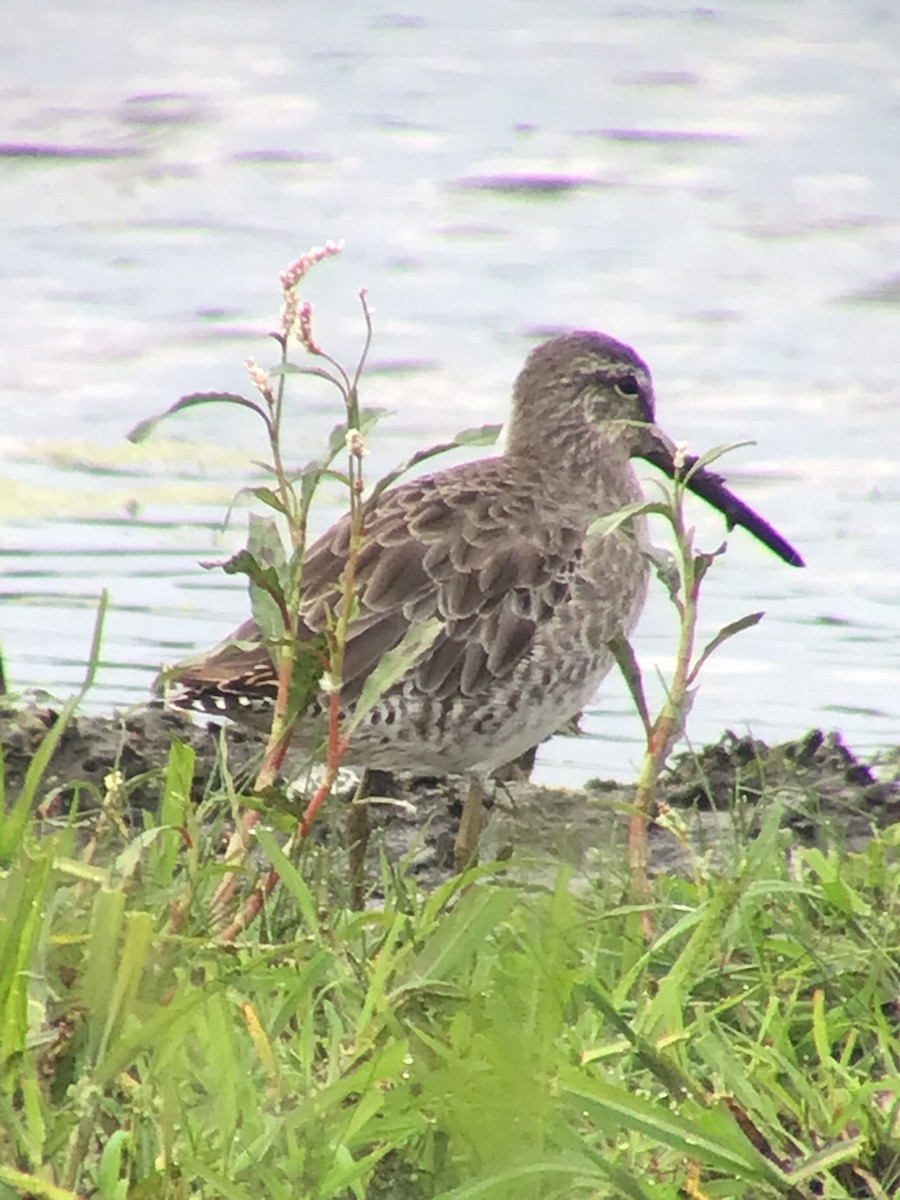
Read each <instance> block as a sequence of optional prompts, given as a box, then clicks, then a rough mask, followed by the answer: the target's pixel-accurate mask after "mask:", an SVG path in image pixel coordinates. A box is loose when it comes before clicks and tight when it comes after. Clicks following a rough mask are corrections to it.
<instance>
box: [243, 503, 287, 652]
mask: <svg viewBox="0 0 900 1200" xmlns="http://www.w3.org/2000/svg"><path fill="white" fill-rule="evenodd" d="M247 549H248V550H249V552H250V553H251V554H252V555H253V557H254V558H255V560H256V562H257V563H259V564H260V565H261V566H262V568H263V575H262V576H261V577H260V578H259V579H257V578H255V577H254V576H253V575H251V576H250V607H251V609H252V610H253V617H254V619H255V621H256V623H257V625H258V626H259V627H260V629H261V630H262V631H263V637H265V638H269V639H272V640H275V639H277V638H280V637H283V636H284V633H285V629H284V618H283V616H282V607H281V606H282V605H286V604H287V594H288V592H289V590H290V587H291V580H290V576H289V573H288V569H287V555H286V554H285V550H284V543H283V542H282V540H281V534H280V533H279V531H278V523H277V522H276V521H275V519H274V517H262V516H259V515H258V514H257V513H250V514H249V516H248V518H247Z"/></svg>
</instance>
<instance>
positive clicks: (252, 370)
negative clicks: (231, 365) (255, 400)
mask: <svg viewBox="0 0 900 1200" xmlns="http://www.w3.org/2000/svg"><path fill="white" fill-rule="evenodd" d="M245 365H246V367H247V372H248V374H249V375H250V378H251V379H252V380H253V386H254V387H255V388H256V390H257V391H258V392H259V394H260V395H261V396H262V398H263V399H264V400H265V402H266V403H267V404H269V405H272V404H274V403H275V396H274V394H273V392H272V382H271V380H270V379H269V372H268V371H267V370H266V369H265V368H264V367H261V366H260V365H259V363H258V362H257V361H256V359H255V358H248V359H247V362H246V364H245Z"/></svg>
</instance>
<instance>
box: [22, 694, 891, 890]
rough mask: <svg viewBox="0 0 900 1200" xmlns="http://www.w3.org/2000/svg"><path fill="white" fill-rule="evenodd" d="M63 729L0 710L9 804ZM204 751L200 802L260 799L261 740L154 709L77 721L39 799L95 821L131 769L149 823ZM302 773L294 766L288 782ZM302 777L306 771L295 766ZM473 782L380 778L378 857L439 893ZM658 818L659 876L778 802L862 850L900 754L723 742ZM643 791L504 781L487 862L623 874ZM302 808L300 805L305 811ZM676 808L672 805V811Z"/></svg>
mask: <svg viewBox="0 0 900 1200" xmlns="http://www.w3.org/2000/svg"><path fill="white" fill-rule="evenodd" d="M58 720H59V712H58V710H56V709H54V708H50V707H46V708H45V707H15V706H12V705H8V706H6V707H4V708H3V709H0V742H2V746H3V754H4V760H5V777H6V803H7V805H9V804H10V803H11V802H12V801H14V800H15V798H16V796H17V795H19V793H20V791H21V788H22V785H23V782H24V779H25V775H26V772H27V770H28V768H29V766H30V765H31V763H32V761H33V758H34V754H35V752H36V750H37V748H38V747H39V746H40V744H41V743H42V741H43V740H44V738H45V737H46V735H47V733H48V732H49V731H50V730H51V729H52V728H53V727H54V725H55V724H56V722H57V721H58ZM176 739H177V740H179V741H181V742H185V743H187V744H188V745H190V746H191V747H192V749H193V750H194V753H195V755H196V771H195V776H194V783H193V790H192V798H193V799H194V800H195V801H198V802H199V801H201V800H202V799H203V798H204V797H207V796H209V795H210V793H211V791H214V790H215V789H216V788H217V787H218V785H219V784H220V782H221V778H222V770H223V761H227V764H228V770H229V771H230V773H231V775H232V777H233V778H234V781H235V785H236V786H237V788H238V789H239V790H241V789H243V790H246V791H249V790H250V788H251V784H252V780H253V776H254V773H255V769H256V766H257V764H258V762H259V760H260V757H261V754H262V748H263V739H262V738H261V737H260V736H258V735H256V734H255V733H254V732H253V731H248V730H244V729H239V728H236V727H234V726H229V727H226V728H224V729H223V728H221V727H219V726H217V725H215V724H208V725H197V724H193V723H192V722H191V721H189V720H188V719H186V718H185V717H183V716H181V715H180V714H177V713H172V712H167V711H164V710H163V709H161V708H158V707H152V706H143V707H140V708H137V709H134V710H131V711H129V712H127V713H123V714H120V715H117V716H114V717H101V716H79V715H76V716H75V717H74V718H73V719H72V720H71V721H70V723H69V725H68V727H67V728H66V729H65V730H64V732H63V734H62V736H61V738H60V742H59V745H58V746H57V748H56V751H55V753H54V755H53V757H52V759H51V760H50V763H49V766H48V768H47V770H46V772H45V774H44V776H43V779H42V781H41V785H40V787H39V789H38V794H37V797H36V803H37V805H38V806H39V808H40V811H41V813H42V814H44V815H46V816H47V817H48V818H51V817H59V816H63V815H64V814H65V813H67V812H68V811H69V810H70V808H71V806H72V803H73V801H74V800H75V798H76V797H77V800H78V807H79V811H80V812H81V813H82V814H89V813H90V811H91V810H92V809H96V808H97V807H98V806H99V805H100V804H101V803H102V801H103V798H104V796H105V794H106V792H107V790H108V787H109V783H108V777H109V776H110V773H111V772H113V771H119V772H121V779H122V784H121V787H122V794H123V795H124V797H125V813H126V816H130V818H131V819H132V820H139V813H140V811H141V810H144V809H151V810H153V809H155V808H156V807H157V806H158V804H159V800H160V795H161V789H162V786H163V780H164V777H165V768H166V761H167V758H168V754H169V749H170V747H171V745H172V742H173V741H174V740H176ZM290 767H291V763H290V760H289V763H288V768H289V772H290ZM294 767H295V769H296V770H299V769H300V764H299V763H297V764H294ZM463 788H464V782H463V781H462V780H459V779H454V778H447V779H439V778H435V777H434V776H416V775H410V774H404V775H401V776H390V775H387V774H383V773H379V775H378V777H377V780H376V791H377V796H376V797H375V799H374V802H373V804H372V806H371V813H372V821H373V824H374V825H375V826H376V828H377V830H378V831H379V833H378V835H376V837H374V838H373V850H372V853H373V854H377V853H378V852H379V851H380V849H381V848H382V847H383V848H384V850H385V852H386V853H387V855H388V857H389V858H390V859H391V860H394V861H399V860H401V859H402V860H405V861H406V863H407V867H408V869H409V870H410V871H411V872H413V873H414V874H415V875H417V876H419V877H420V878H421V879H422V882H423V883H426V884H433V883H434V882H436V881H437V880H439V879H441V878H443V877H445V875H446V874H447V873H448V872H449V870H450V866H451V862H452V845H453V838H454V836H455V832H456V824H457V821H458V817H459V812H460V807H461V796H462V794H463ZM660 799H661V801H662V803H663V814H662V819H661V821H659V822H657V823H655V824H654V826H653V827H652V829H651V837H650V843H651V855H652V859H651V862H652V866H653V869H654V870H657V871H672V870H683V869H685V866H686V865H687V863H688V861H689V860H690V858H691V857H692V856H693V857H696V856H698V855H700V856H709V857H710V858H712V859H713V860H714V861H715V862H717V863H720V864H721V865H723V866H725V867H727V866H728V863H729V858H730V856H732V855H733V854H734V853H735V852H739V847H740V846H741V845H742V844H745V843H746V841H747V839H748V838H753V837H754V835H755V834H756V832H757V831H758V830H759V828H760V826H761V823H762V821H763V820H764V818H765V817H766V815H767V814H768V813H769V812H771V810H772V807H773V806H777V808H778V811H779V813H780V820H781V824H782V826H783V828H784V829H785V831H786V841H788V842H791V841H793V842H795V843H796V844H799V845H810V844H818V845H822V846H831V845H839V846H846V847H847V848H850V849H858V848H859V847H860V846H861V845H863V844H864V843H865V841H866V840H867V839H868V838H870V837H871V834H872V830H873V829H877V828H886V827H887V826H889V825H892V824H894V823H896V822H900V749H898V750H896V751H891V752H887V753H886V754H885V755H883V756H882V757H881V759H880V761H879V762H877V763H874V764H873V763H866V762H863V761H861V760H860V759H859V758H857V756H856V755H855V754H854V753H853V752H852V750H850V749H849V748H848V747H847V746H845V745H844V743H843V741H842V739H841V737H840V735H839V734H836V733H829V734H823V733H822V732H820V731H818V730H814V731H812V732H810V733H808V734H806V735H805V736H804V737H802V738H800V739H799V740H797V741H794V742H788V743H783V744H780V745H776V746H768V745H766V744H765V743H764V742H762V741H759V740H756V739H753V738H750V737H737V736H735V735H734V734H731V733H726V734H724V735H723V736H722V738H721V739H720V741H719V742H718V743H716V744H715V745H713V746H708V747H706V748H705V749H703V750H702V751H700V752H699V753H697V754H681V755H678V756H676V757H675V758H674V759H673V761H672V764H671V767H670V769H669V770H668V771H667V772H666V775H665V778H664V779H663V781H662V787H661V789H660ZM632 800H633V787H632V786H631V785H630V784H628V785H623V784H619V783H614V782H611V781H610V782H605V781H593V782H591V783H589V784H588V785H587V786H586V787H585V788H584V789H581V790H572V789H564V788H552V787H551V788H548V787H539V786H536V785H534V784H531V783H528V782H527V781H514V782H510V783H505V784H502V785H498V786H497V789H496V792H495V795H494V798H493V802H492V804H491V805H490V809H489V816H488V820H487V824H486V828H485V832H484V835H483V839H482V859H483V860H484V859H487V858H492V857H501V858H502V857H507V856H509V854H510V853H512V852H515V853H516V854H517V856H519V857H521V858H525V859H529V858H530V859H531V860H532V862H534V863H535V864H536V863H537V862H543V863H544V864H545V867H547V868H548V869H553V867H554V864H555V863H557V862H560V861H563V862H567V863H569V864H570V865H571V866H572V867H573V868H574V869H575V871H576V872H578V873H585V874H586V875H590V874H591V873H592V872H594V871H596V870H603V871H604V873H608V872H609V870H610V869H613V865H614V866H615V869H618V870H622V871H623V872H624V870H625V866H624V863H625V859H624V857H623V855H622V854H621V849H622V847H624V844H625V838H626V836H627V813H628V806H629V805H630V804H631V802H632ZM297 803H298V807H299V805H300V804H301V803H302V801H298V802H297ZM343 808H344V805H343V803H342V802H341V800H340V799H338V800H336V801H334V802H332V803H330V804H329V805H328V806H326V819H325V820H324V821H323V822H322V824H321V827H320V830H319V835H318V836H319V838H320V839H322V840H323V841H330V842H332V844H333V845H335V846H339V845H340V843H341V833H340V828H341V824H342V815H343V812H342V810H343ZM667 809H671V811H670V812H667V811H666V810H667Z"/></svg>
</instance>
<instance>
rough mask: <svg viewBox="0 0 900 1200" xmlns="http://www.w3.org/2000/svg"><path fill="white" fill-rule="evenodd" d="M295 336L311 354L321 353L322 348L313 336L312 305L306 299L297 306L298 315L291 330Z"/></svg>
mask: <svg viewBox="0 0 900 1200" xmlns="http://www.w3.org/2000/svg"><path fill="white" fill-rule="evenodd" d="M291 333H293V335H294V337H295V338H296V339H297V341H298V342H299V343H300V345H301V346H302V347H303V349H304V350H306V351H307V353H309V354H321V353H322V348H321V347H320V346H319V343H318V342H317V341H316V339H315V337H314V336H313V330H312V305H311V304H310V302H309V301H308V300H304V301H303V303H302V304H300V305H299V306H298V308H297V317H296V320H295V321H294V327H293V329H292V330H291Z"/></svg>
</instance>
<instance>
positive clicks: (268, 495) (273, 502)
mask: <svg viewBox="0 0 900 1200" xmlns="http://www.w3.org/2000/svg"><path fill="white" fill-rule="evenodd" d="M242 491H247V492H249V493H250V495H251V496H255V497H256V499H257V500H259V501H260V503H262V504H267V505H268V506H269V508H274V509H275V511H276V512H279V513H281V514H282V515H284V504H283V503H282V500H281V497H280V496H279V495H278V493H277V492H273V491H272V489H271V488H267V487H252V488H245V489H242Z"/></svg>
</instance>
